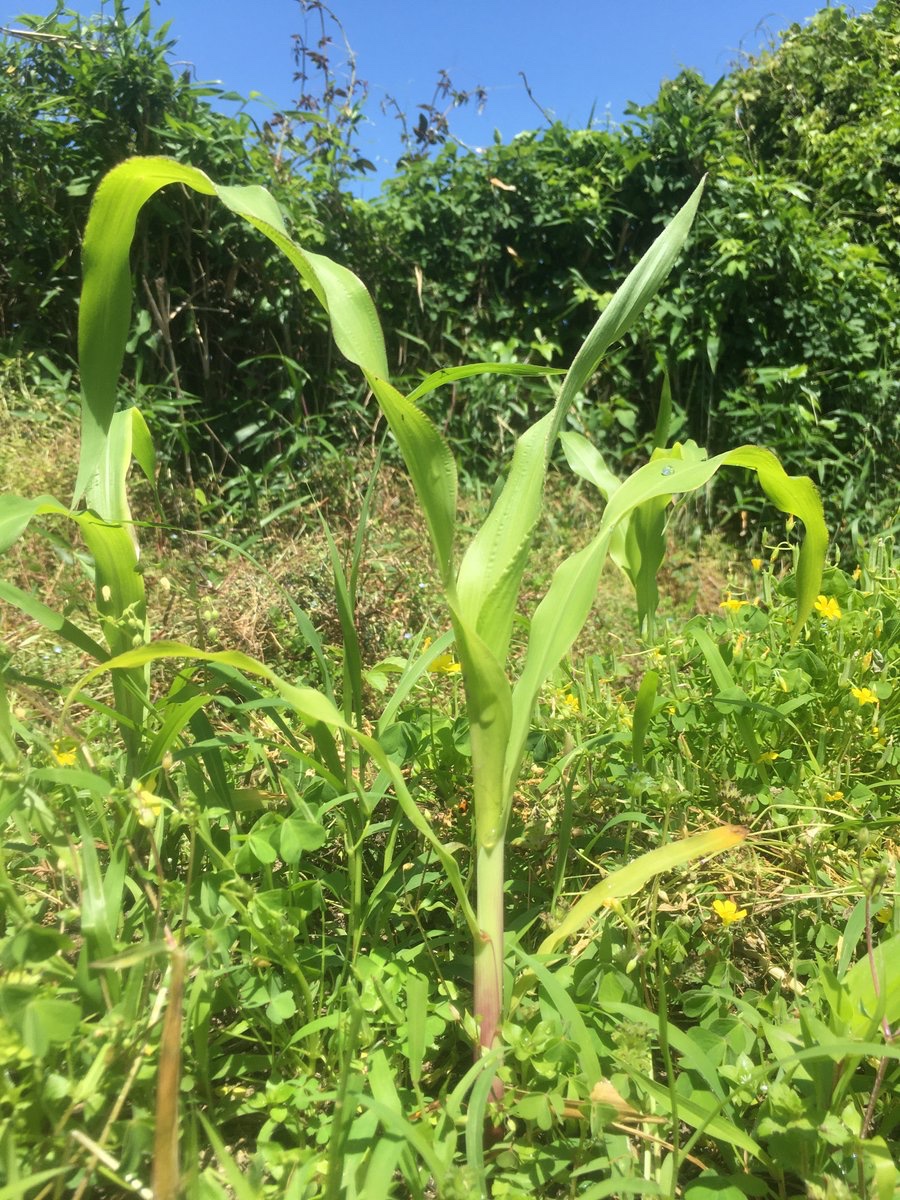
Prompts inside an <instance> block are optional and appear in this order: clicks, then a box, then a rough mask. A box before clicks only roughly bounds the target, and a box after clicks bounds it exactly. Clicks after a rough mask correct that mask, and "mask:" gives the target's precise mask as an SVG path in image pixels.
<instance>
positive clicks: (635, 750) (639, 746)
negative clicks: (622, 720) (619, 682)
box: [631, 671, 659, 771]
mask: <svg viewBox="0 0 900 1200" xmlns="http://www.w3.org/2000/svg"><path fill="white" fill-rule="evenodd" d="M658 690H659V675H658V674H657V673H656V671H647V672H646V674H645V675H644V678H643V679H642V680H641V686H640V687H639V688H638V694H637V696H636V697H635V701H634V716H633V718H632V722H631V757H632V761H633V762H634V765H635V766H636V767H637V768H638V770H639V771H642V770H643V769H644V739H645V738H646V736H647V730H648V729H649V728H650V718H651V717H652V716H653V706H654V704H655V703H656V693H657V691H658Z"/></svg>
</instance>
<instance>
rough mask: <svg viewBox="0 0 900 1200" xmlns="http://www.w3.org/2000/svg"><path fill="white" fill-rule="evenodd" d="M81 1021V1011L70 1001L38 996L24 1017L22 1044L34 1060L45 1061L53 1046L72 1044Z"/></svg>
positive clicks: (29, 1003)
mask: <svg viewBox="0 0 900 1200" xmlns="http://www.w3.org/2000/svg"><path fill="white" fill-rule="evenodd" d="M80 1022H81V1009H80V1008H79V1007H78V1005H77V1004H73V1003H72V1001H71V1000H52V999H46V1000H45V999H41V998H39V997H36V998H35V999H33V1000H29V1002H28V1004H27V1005H26V1006H25V1010H24V1012H23V1013H22V1014H21V1023H22V1029H21V1032H22V1041H23V1042H24V1043H25V1045H26V1046H27V1047H28V1049H29V1050H30V1051H31V1053H32V1054H33V1055H34V1056H35V1058H43V1057H44V1055H45V1054H46V1053H47V1051H48V1050H49V1049H50V1047H51V1046H59V1045H61V1044H63V1043H65V1042H67V1041H69V1039H70V1038H71V1036H72V1034H73V1033H74V1032H75V1030H76V1029H77V1028H78V1026H79V1024H80Z"/></svg>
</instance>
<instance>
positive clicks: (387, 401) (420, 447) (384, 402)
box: [366, 373, 457, 588]
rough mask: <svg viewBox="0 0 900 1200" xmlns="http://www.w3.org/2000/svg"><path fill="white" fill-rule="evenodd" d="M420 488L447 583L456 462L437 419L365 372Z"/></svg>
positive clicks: (450, 571) (446, 584) (450, 574)
mask: <svg viewBox="0 0 900 1200" xmlns="http://www.w3.org/2000/svg"><path fill="white" fill-rule="evenodd" d="M366 378H367V379H368V381H369V386H370V387H371V389H372V391H373V392H374V393H375V399H376V400H377V401H378V403H379V405H380V407H381V411H382V412H383V413H384V415H385V417H386V418H387V422H388V425H390V427H391V433H393V435H394V437H395V438H396V439H397V444H398V446H399V447H400V453H401V454H402V455H403V461H404V462H405V463H406V468H407V470H408V471H409V474H410V477H411V479H412V483H413V487H414V488H415V491H416V496H417V497H418V500H419V503H420V504H421V506H422V511H423V512H424V514H425V520H426V522H427V524H428V531H429V533H430V534H431V542H432V545H433V546H434V553H435V557H436V559H437V563H438V569H439V571H440V574H441V581H442V583H443V584H444V587H445V588H449V587H450V586H451V584H452V578H453V535H454V529H455V524H456V497H457V478H456V463H455V462H454V460H453V455H452V454H451V452H450V447H449V446H448V445H447V443H446V441H445V440H444V438H443V437H442V436H441V434H440V433H439V432H438V430H437V428H436V427H435V425H434V422H433V421H432V420H431V419H430V418H429V417H427V416H426V415H425V414H424V413H423V412H421V411H420V410H419V409H418V408H416V406H415V404H412V403H411V402H410V400H409V399H408V398H407V397H406V396H402V395H401V394H400V393H399V392H398V391H397V389H396V388H395V387H392V386H391V384H389V383H388V382H387V380H385V379H380V378H379V377H378V376H377V375H372V374H370V373H367V375H366Z"/></svg>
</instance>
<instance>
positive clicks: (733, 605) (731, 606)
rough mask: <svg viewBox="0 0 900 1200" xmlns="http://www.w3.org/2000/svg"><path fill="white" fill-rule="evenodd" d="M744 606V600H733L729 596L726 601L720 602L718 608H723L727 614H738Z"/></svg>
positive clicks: (745, 602)
mask: <svg viewBox="0 0 900 1200" xmlns="http://www.w3.org/2000/svg"><path fill="white" fill-rule="evenodd" d="M745 604H747V601H746V600H735V599H734V597H733V596H729V597H728V599H727V600H723V601H722V603H721V604H720V605H719V608H725V609H727V610H728V611H729V612H739V611H740V610H741V609H742V608H743V607H744V605H745Z"/></svg>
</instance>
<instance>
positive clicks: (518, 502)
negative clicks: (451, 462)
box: [456, 414, 550, 662]
mask: <svg viewBox="0 0 900 1200" xmlns="http://www.w3.org/2000/svg"><path fill="white" fill-rule="evenodd" d="M549 425H550V416H549V414H548V415H547V416H546V417H544V418H543V420H541V421H538V422H536V423H535V424H534V425H532V426H531V428H530V429H529V430H527V432H525V433H524V434H523V435H522V436H521V437H520V438H519V440H518V442H517V443H516V448H515V452H514V454H513V460H512V464H511V466H510V471H509V477H508V478H507V480H506V483H505V484H504V486H503V490H502V491H501V492H500V495H499V497H498V499H497V502H496V504H495V505H494V507H493V508H492V509H491V511H490V513H489V514H488V516H487V518H486V520H485V521H484V524H483V525H482V526H481V528H480V529H479V531H478V532H477V533H476V534H475V536H474V538H473V539H472V541H471V542H470V543H469V546H468V548H467V549H466V553H465V555H464V556H463V560H462V562H461V564H460V568H459V574H458V576H457V580H456V594H457V601H458V605H459V611H460V614H461V615H462V617H463V619H464V620H465V621H466V623H467V624H469V625H470V626H472V627H474V629H475V630H476V631H477V632H478V635H479V637H480V638H482V639H483V641H485V642H486V643H487V644H488V645H489V646H490V647H491V649H492V651H493V653H494V655H495V656H496V657H497V659H498V660H499V661H500V662H504V661H505V660H506V655H507V651H508V649H509V639H510V636H511V634H512V626H513V620H514V618H515V612H516V604H517V602H518V598H519V589H520V587H521V584H522V575H523V573H524V571H525V567H526V565H527V562H528V554H529V551H530V549H531V539H532V536H533V534H534V529H535V526H536V525H537V522H538V518H539V517H540V514H541V498H542V494H543V488H544V477H545V475H546V465H547V458H546V440H547V430H548V429H549Z"/></svg>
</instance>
